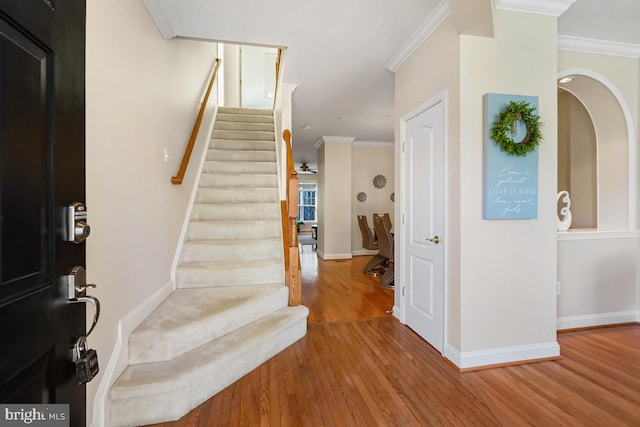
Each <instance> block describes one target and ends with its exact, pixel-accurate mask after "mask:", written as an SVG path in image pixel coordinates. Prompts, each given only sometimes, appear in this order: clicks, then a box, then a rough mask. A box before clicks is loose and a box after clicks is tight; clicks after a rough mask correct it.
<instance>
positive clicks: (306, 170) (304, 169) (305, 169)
mask: <svg viewBox="0 0 640 427" xmlns="http://www.w3.org/2000/svg"><path fill="white" fill-rule="evenodd" d="M300 172H303V173H318V171H315V170H313V169H311V168H310V167H309V165H308V164H307V162H302V163H301V164H300Z"/></svg>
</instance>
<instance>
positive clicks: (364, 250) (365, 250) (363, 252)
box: [351, 249, 378, 256]
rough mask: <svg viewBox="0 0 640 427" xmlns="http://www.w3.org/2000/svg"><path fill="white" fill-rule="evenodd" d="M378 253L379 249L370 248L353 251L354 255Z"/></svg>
mask: <svg viewBox="0 0 640 427" xmlns="http://www.w3.org/2000/svg"><path fill="white" fill-rule="evenodd" d="M377 253H378V251H370V250H367V249H359V250H357V251H351V255H353V256H360V255H375V254H377Z"/></svg>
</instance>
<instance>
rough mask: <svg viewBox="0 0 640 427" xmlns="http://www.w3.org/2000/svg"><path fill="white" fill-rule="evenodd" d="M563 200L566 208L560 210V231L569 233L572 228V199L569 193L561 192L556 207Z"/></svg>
mask: <svg viewBox="0 0 640 427" xmlns="http://www.w3.org/2000/svg"><path fill="white" fill-rule="evenodd" d="M560 199H562V202H563V203H564V204H565V206H563V207H562V209H560V212H559V214H560V217H558V231H567V230H568V229H569V227H571V198H570V197H569V192H568V191H561V192H559V193H558V196H557V198H556V205H557V203H558V202H559V201H560Z"/></svg>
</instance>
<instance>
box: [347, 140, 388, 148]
mask: <svg viewBox="0 0 640 427" xmlns="http://www.w3.org/2000/svg"><path fill="white" fill-rule="evenodd" d="M351 145H352V146H353V147H393V145H394V144H393V142H384V141H353V142H352V143H351Z"/></svg>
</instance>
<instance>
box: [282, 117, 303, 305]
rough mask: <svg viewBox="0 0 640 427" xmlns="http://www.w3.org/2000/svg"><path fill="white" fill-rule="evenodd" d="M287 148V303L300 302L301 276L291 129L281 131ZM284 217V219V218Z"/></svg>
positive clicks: (284, 228) (284, 210)
mask: <svg viewBox="0 0 640 427" xmlns="http://www.w3.org/2000/svg"><path fill="white" fill-rule="evenodd" d="M282 138H283V139H284V141H285V148H286V150H287V184H286V188H287V189H286V197H287V199H286V200H285V201H283V203H282V205H281V211H282V237H283V243H284V259H285V283H286V285H287V286H288V287H289V305H300V304H301V303H302V278H301V270H300V249H299V247H298V230H297V218H298V172H296V170H295V168H294V165H293V150H292V146H291V131H290V130H289V129H285V130H284V131H283V132H282ZM285 218H286V220H285Z"/></svg>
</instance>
